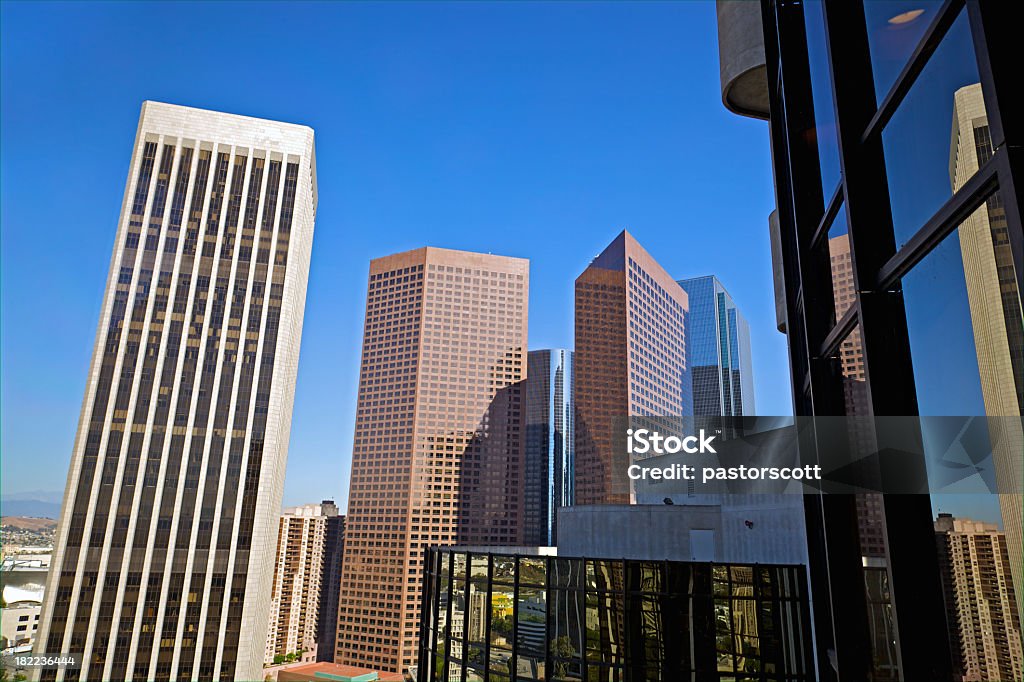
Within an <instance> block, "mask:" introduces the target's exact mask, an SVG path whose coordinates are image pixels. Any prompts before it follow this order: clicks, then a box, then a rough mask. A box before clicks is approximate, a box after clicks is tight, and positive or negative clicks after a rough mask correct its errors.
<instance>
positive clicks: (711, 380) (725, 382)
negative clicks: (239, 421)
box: [679, 275, 754, 417]
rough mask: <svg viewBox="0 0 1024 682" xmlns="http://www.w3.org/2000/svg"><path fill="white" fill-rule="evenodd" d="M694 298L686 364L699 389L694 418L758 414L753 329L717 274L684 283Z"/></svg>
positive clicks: (691, 303) (689, 294) (688, 331)
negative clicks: (755, 408)
mask: <svg viewBox="0 0 1024 682" xmlns="http://www.w3.org/2000/svg"><path fill="white" fill-rule="evenodd" d="M679 286H681V287H682V288H683V290H684V291H685V292H686V294H687V296H688V297H689V301H690V314H689V317H688V323H687V326H686V332H687V338H686V362H687V366H688V367H689V375H690V380H691V382H692V385H693V414H694V415H695V416H698V417H703V416H712V417H718V416H728V417H743V416H751V415H753V414H754V374H753V366H752V364H751V359H750V327H749V326H748V325H747V320H746V318H744V317H743V315H741V314H740V311H739V309H738V308H737V307H736V303H735V302H734V301H733V300H732V296H730V295H729V292H728V291H726V290H725V287H724V286H722V283H721V282H720V281H718V278H717V277H715V276H714V275H707V276H704V277H692V278H690V279H681V280H679Z"/></svg>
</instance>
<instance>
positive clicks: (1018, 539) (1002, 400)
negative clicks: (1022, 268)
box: [949, 83, 1024, 611]
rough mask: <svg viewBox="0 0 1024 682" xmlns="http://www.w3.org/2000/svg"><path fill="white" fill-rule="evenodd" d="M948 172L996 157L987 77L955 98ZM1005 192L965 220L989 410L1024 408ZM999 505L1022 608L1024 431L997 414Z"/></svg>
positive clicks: (1023, 364) (960, 179)
mask: <svg viewBox="0 0 1024 682" xmlns="http://www.w3.org/2000/svg"><path fill="white" fill-rule="evenodd" d="M953 102H954V104H953V137H952V142H951V144H950V150H949V178H950V183H951V185H952V189H953V191H956V190H958V189H960V188H961V187H962V186H963V185H964V183H966V182H967V181H968V180H969V179H970V178H971V177H972V176H973V175H974V174H975V173H977V172H978V170H979V169H980V167H981V165H982V164H984V163H986V162H987V161H988V160H989V159H991V158H992V153H993V147H992V134H991V128H990V126H989V121H988V116H987V115H986V114H985V100H984V98H983V97H982V93H981V85H980V84H978V83H975V84H974V85H968V86H966V87H963V88H960V89H959V90H957V91H956V93H955V94H954V98H953ZM1002 196H1003V195H1002V194H999V193H997V194H994V195H993V196H991V197H989V198H988V199H987V200H986V201H985V203H984V204H983V205H982V206H981V207H979V208H978V210H976V211H974V212H973V213H972V214H971V215H970V217H968V218H967V220H965V221H964V222H963V223H961V225H960V229H959V230H958V233H959V236H960V254H961V257H962V258H963V263H964V281H965V283H966V286H967V301H968V305H969V306H970V311H971V313H970V317H971V327H972V329H973V333H974V350H975V355H976V357H977V360H978V373H979V376H980V379H981V394H982V400H983V401H984V404H985V414H987V415H988V416H990V417H1020V416H1021V414H1024V324H1022V322H1021V300H1020V292H1019V290H1018V288H1017V280H1016V277H1015V275H1014V267H1013V251H1012V249H1011V246H1010V235H1009V224H1008V222H1007V219H1006V207H1005V206H1004V205H1003V199H1002ZM989 430H990V431H992V434H991V437H992V440H993V455H994V456H995V464H996V477H997V479H996V480H997V485H998V487H999V489H1000V491H1001V493H1002V494H1001V495H1000V496H999V509H1000V512H1001V515H1002V517H1003V527H1004V528H1005V529H1006V543H1007V547H1008V548H1009V552H1010V566H1011V567H1012V569H1013V570H1012V573H1013V581H1014V585H1015V587H1016V588H1017V610H1018V611H1021V610H1024V594H1022V593H1021V590H1022V589H1024V547H1022V543H1024V496H1022V495H1021V488H1020V482H1021V481H1022V480H1024V457H1022V456H1021V453H1022V452H1024V434H1022V432H1021V422H1020V420H1019V419H991V420H989Z"/></svg>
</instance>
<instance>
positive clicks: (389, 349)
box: [335, 247, 529, 672]
mask: <svg viewBox="0 0 1024 682" xmlns="http://www.w3.org/2000/svg"><path fill="white" fill-rule="evenodd" d="M528 299H529V261H527V260H525V259H522V258H510V257H505V256H493V255H488V254H479V253H469V252H465V251H453V250H449V249H438V248H432V247H427V248H421V249H416V250H414V251H408V252H405V253H399V254H395V255H391V256H385V257H383V258H377V259H374V260H373V261H371V262H370V272H369V281H368V291H367V297H366V320H365V324H364V332H363V354H362V364H361V368H360V374H359V396H358V402H357V405H356V423H355V434H354V440H353V454H352V472H351V483H350V486H349V507H348V515H347V516H346V528H345V551H344V560H343V565H342V583H341V594H340V604H339V609H338V611H339V616H338V644H337V654H336V659H335V660H336V662H338V663H344V664H351V665H360V666H364V667H368V668H374V669H380V670H386V671H391V672H405V671H407V670H408V669H409V668H410V667H411V666H413V665H415V663H416V655H417V654H416V641H417V636H418V625H419V607H420V585H421V581H422V579H423V575H422V570H421V568H422V567H421V562H422V560H423V552H424V549H425V548H426V547H428V546H430V545H438V544H441V545H452V544H456V543H472V544H481V545H514V544H517V543H519V542H520V540H519V537H520V533H521V531H522V513H523V510H522V495H523V491H522V483H523V474H522V466H523V463H522V460H523V446H524V441H523V435H524V433H523V416H524V415H523V386H522V382H523V380H524V379H525V378H526V377H527V350H526V339H527V303H528ZM471 625H472V624H471V623H468V622H467V623H466V624H465V626H466V627H471Z"/></svg>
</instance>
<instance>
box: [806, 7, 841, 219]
mask: <svg viewBox="0 0 1024 682" xmlns="http://www.w3.org/2000/svg"><path fill="white" fill-rule="evenodd" d="M804 25H805V30H806V31H807V59H808V62H809V64H808V65H809V67H810V72H811V95H812V98H813V101H814V124H815V126H814V130H810V131H807V139H808V142H811V141H814V142H816V143H817V146H818V160H819V163H820V165H821V191H822V194H823V195H824V200H825V201H826V202H828V200H829V198H830V197H831V196H832V194H833V192H835V189H836V187H837V186H838V185H839V141H838V139H837V138H836V114H835V106H834V104H833V101H832V77H831V75H830V74H829V69H828V49H827V47H826V45H825V17H824V15H823V14H822V10H821V1H820V0H809V1H808V2H805V3H804Z"/></svg>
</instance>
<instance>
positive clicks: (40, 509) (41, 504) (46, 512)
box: [0, 490, 64, 519]
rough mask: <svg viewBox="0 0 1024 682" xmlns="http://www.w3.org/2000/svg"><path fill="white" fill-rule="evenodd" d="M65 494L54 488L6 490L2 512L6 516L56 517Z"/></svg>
mask: <svg viewBox="0 0 1024 682" xmlns="http://www.w3.org/2000/svg"><path fill="white" fill-rule="evenodd" d="M63 497H64V494H63V493H61V492H58V491H54V490H32V491H29V492H23V493H7V492H4V494H3V497H0V513H2V514H3V515H4V516H36V517H42V518H46V519H56V518H57V517H58V516H60V505H61V501H62V498H63Z"/></svg>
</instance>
